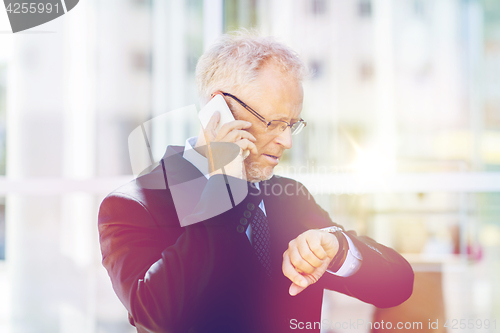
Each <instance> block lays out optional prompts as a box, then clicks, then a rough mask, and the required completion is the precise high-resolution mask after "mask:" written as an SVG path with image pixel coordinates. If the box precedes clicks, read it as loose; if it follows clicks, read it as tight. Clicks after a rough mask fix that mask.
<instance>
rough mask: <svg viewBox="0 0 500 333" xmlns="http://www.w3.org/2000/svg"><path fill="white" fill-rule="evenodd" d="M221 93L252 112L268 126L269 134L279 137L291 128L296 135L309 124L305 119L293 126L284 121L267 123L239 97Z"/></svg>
mask: <svg viewBox="0 0 500 333" xmlns="http://www.w3.org/2000/svg"><path fill="white" fill-rule="evenodd" d="M221 93H222V94H223V95H224V96H228V97H231V98H232V99H234V100H235V101H236V102H238V103H239V104H240V105H241V106H243V107H244V108H245V109H247V110H248V112H250V113H251V114H253V115H254V116H255V117H257V119H259V120H260V121H262V122H263V123H264V124H266V132H268V133H269V134H275V135H279V134H281V133H283V132H284V131H285V130H286V128H287V127H290V132H291V133H292V135H296V134H298V133H299V132H300V131H302V129H303V128H304V127H306V125H307V123H306V122H305V121H304V119H300V120H299V121H297V122H295V123H293V124H290V123H287V122H286V121H284V120H271V121H267V120H266V118H264V117H262V116H261V115H260V114H259V113H257V111H255V110H254V109H252V108H251V107H249V106H248V105H246V104H245V103H244V102H242V101H241V100H240V99H239V98H238V97H236V96H234V95H231V94H228V93H225V92H223V91H221Z"/></svg>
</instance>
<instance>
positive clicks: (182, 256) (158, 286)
mask: <svg viewBox="0 0 500 333" xmlns="http://www.w3.org/2000/svg"><path fill="white" fill-rule="evenodd" d="M209 184H210V182H209ZM213 195H214V193H211V192H210V186H207V191H206V193H204V194H203V195H202V200H204V199H203V196H213ZM205 200H206V199H205ZM243 204H245V203H244V202H242V203H241V204H240V205H239V206H237V207H235V208H234V209H235V210H239V209H243V208H240V207H241V206H242V205H243ZM173 214H174V215H170V217H171V218H173V219H176V215H175V212H174V213H173ZM228 214H230V212H226V213H223V214H221V215H219V216H217V217H214V218H212V219H209V220H207V221H205V222H203V223H197V224H195V225H191V226H188V227H185V228H180V227H160V226H159V223H158V221H156V220H155V219H154V217H153V215H152V214H151V213H150V212H149V210H148V207H147V206H146V205H145V204H144V203H143V202H141V200H140V199H138V198H136V197H132V196H130V195H127V194H124V193H117V192H115V193H114V194H112V195H110V196H108V197H107V198H106V199H105V200H104V201H103V202H102V204H101V208H100V211H99V236H100V243H101V252H102V257H103V265H104V267H105V268H106V269H107V271H108V274H109V276H110V278H111V282H112V285H113V288H114V290H115V292H116V294H117V295H118V297H119V298H120V300H121V302H122V303H123V304H124V305H125V307H126V309H127V310H128V312H129V316H130V317H132V318H131V323H132V324H134V325H135V326H136V327H137V329H138V331H139V332H182V331H186V328H187V327H188V326H187V325H188V324H189V321H190V320H192V319H193V316H196V315H197V311H199V313H200V315H202V313H203V311H202V310H203V309H198V308H199V307H200V305H202V304H205V303H204V300H208V299H210V298H211V297H212V296H213V294H216V293H217V288H219V287H221V288H222V286H224V285H225V284H226V283H227V281H225V280H224V279H225V277H224V274H220V272H221V271H223V270H224V269H226V268H227V267H231V265H236V263H237V261H238V256H239V255H240V254H239V253H238V252H237V251H235V249H237V248H238V246H237V243H238V242H243V241H246V242H248V240H247V239H246V235H245V234H244V233H241V234H237V233H235V232H232V233H230V232H229V229H231V230H232V229H233V228H229V227H230V226H231V225H232V221H231V219H228V218H227V216H228ZM176 224H178V221H177V223H176ZM170 225H175V224H174V223H170ZM215 272H218V274H215ZM226 275H227V278H230V275H229V274H226ZM207 286H210V288H208V287H207Z"/></svg>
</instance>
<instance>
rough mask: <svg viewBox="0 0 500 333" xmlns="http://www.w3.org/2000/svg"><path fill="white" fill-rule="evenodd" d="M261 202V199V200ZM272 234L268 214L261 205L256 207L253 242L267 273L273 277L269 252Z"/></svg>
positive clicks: (258, 257) (253, 222)
mask: <svg viewBox="0 0 500 333" xmlns="http://www.w3.org/2000/svg"><path fill="white" fill-rule="evenodd" d="M259 203H260V201H259ZM270 240H271V234H270V232H269V223H268V221H267V216H266V214H264V212H263V211H262V209H260V207H256V212H255V216H254V218H253V221H252V244H253V248H254V250H255V254H256V255H257V259H259V261H260V263H261V264H262V266H264V269H265V270H266V273H267V275H268V276H269V277H271V256H270V254H269V249H270V245H269V244H270Z"/></svg>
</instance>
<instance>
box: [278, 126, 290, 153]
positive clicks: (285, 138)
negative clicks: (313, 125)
mask: <svg viewBox="0 0 500 333" xmlns="http://www.w3.org/2000/svg"><path fill="white" fill-rule="evenodd" d="M276 142H277V143H278V144H280V145H282V146H283V147H284V148H285V149H290V148H292V130H291V129H290V127H289V126H288V127H287V128H286V129H285V130H284V131H283V132H281V134H280V135H278V136H277V137H276Z"/></svg>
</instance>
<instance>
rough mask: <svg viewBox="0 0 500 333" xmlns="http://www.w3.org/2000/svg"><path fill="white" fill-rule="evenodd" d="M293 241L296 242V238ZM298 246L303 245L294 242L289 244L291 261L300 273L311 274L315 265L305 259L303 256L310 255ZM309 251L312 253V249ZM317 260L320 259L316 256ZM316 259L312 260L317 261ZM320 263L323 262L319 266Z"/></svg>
mask: <svg viewBox="0 0 500 333" xmlns="http://www.w3.org/2000/svg"><path fill="white" fill-rule="evenodd" d="M292 242H296V240H293V241H292ZM298 246H301V244H293V245H289V246H288V255H289V256H290V262H291V264H292V265H293V266H294V267H295V269H296V270H297V271H298V272H299V273H307V274H311V273H312V272H314V269H315V266H313V265H312V264H311V263H310V262H309V261H307V260H305V258H304V257H303V256H308V255H305V254H304V253H303V252H302V251H305V250H299V248H298ZM306 246H307V243H306ZM307 251H308V252H309V253H310V254H312V253H311V251H310V250H307ZM312 256H314V254H312ZM308 257H309V256H308ZM316 260H319V259H317V258H316ZM316 260H311V261H314V262H316ZM320 265H321V263H320V264H319V265H318V266H320Z"/></svg>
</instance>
